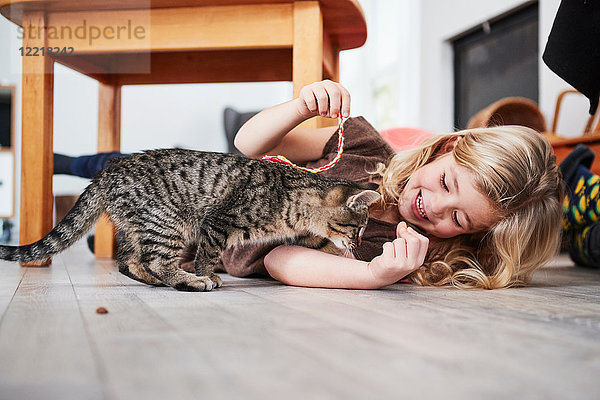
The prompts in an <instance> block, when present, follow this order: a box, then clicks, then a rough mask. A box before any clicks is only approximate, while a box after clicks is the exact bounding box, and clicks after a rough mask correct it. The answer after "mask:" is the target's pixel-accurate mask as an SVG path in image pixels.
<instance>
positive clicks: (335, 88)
mask: <svg viewBox="0 0 600 400" xmlns="http://www.w3.org/2000/svg"><path fill="white" fill-rule="evenodd" d="M295 101H296V102H297V105H298V112H299V113H300V115H301V116H302V117H305V118H310V117H314V116H316V115H320V116H322V117H329V118H337V117H338V116H339V115H340V114H341V115H342V116H343V117H348V116H349V115H350V93H348V90H346V88H345V87H343V86H342V85H340V84H339V83H337V82H332V81H330V80H324V81H321V82H315V83H312V84H310V85H307V86H304V87H303V88H302V90H300V95H299V96H298V98H297V99H296V100H295Z"/></svg>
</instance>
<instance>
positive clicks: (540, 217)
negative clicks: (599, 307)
mask: <svg viewBox="0 0 600 400" xmlns="http://www.w3.org/2000/svg"><path fill="white" fill-rule="evenodd" d="M349 114H350V95H349V93H348V91H347V90H346V89H345V88H344V87H343V86H341V85H340V84H338V83H335V82H331V81H322V82H317V83H313V84H311V85H308V86H306V87H304V88H303V89H302V90H301V92H300V95H299V97H298V98H296V99H294V100H292V101H289V102H286V103H283V104H280V105H277V106H274V107H272V108H269V109H266V110H264V111H262V112H260V113H259V114H257V115H256V116H254V117H253V118H252V119H250V120H249V121H248V122H247V123H246V124H245V125H244V126H243V127H242V128H241V129H240V131H239V132H238V135H237V137H236V139H235V144H236V147H238V149H239V150H240V151H242V152H243V153H244V154H246V155H247V156H250V157H262V156H263V155H265V154H280V155H284V156H286V157H287V158H288V159H290V160H291V161H293V162H296V163H302V164H306V165H307V166H309V167H311V168H312V167H317V166H320V165H324V164H326V163H328V162H329V161H331V159H332V158H333V156H334V155H335V154H336V151H337V135H336V134H335V133H336V128H335V127H327V128H319V129H307V128H303V127H299V126H297V125H298V124H300V123H301V122H302V121H304V120H306V119H308V118H311V117H313V116H316V115H320V116H323V117H331V118H337V117H338V116H339V115H342V116H344V117H347V116H348V115H349ZM344 134H345V150H344V154H343V155H342V158H341V160H340V162H339V163H338V164H337V165H336V166H335V167H333V168H332V169H330V170H327V171H325V172H324V173H323V174H325V175H328V176H333V177H341V178H348V179H353V180H356V181H374V182H377V183H379V184H380V188H379V190H380V193H381V194H382V201H381V203H380V204H379V205H378V206H376V207H373V208H372V210H370V214H371V219H370V221H369V225H368V226H367V229H366V231H365V233H364V235H363V242H362V244H361V245H360V246H359V247H358V248H357V249H356V250H355V252H354V255H353V256H351V257H348V258H345V257H340V256H334V255H330V254H326V253H322V252H319V251H317V250H312V249H307V248H302V247H295V246H286V245H282V246H277V247H275V248H273V247H274V246H272V247H268V246H247V247H241V248H235V249H231V250H229V251H227V252H226V254H225V255H224V257H223V269H224V270H226V271H227V272H229V273H231V274H232V275H237V276H246V275H249V274H252V273H264V271H265V268H266V271H267V272H268V273H269V275H271V276H272V277H274V278H275V279H277V280H280V281H282V282H284V283H286V284H290V285H299V286H312V287H329V288H355V289H373V288H380V287H383V286H386V285H389V284H391V283H394V282H397V281H399V280H401V279H402V278H404V277H408V279H409V280H410V281H412V282H415V283H418V284H421V285H436V286H440V285H447V284H451V285H455V286H459V287H462V288H486V289H494V288H503V287H509V286H516V285H523V284H526V283H527V282H528V281H529V280H530V278H531V276H532V273H533V272H534V270H535V269H536V268H538V267H539V266H541V265H543V264H544V263H545V262H547V261H548V260H549V259H550V258H551V257H552V256H553V255H554V254H555V253H556V252H557V249H558V246H559V242H560V231H561V199H562V185H561V178H560V173H559V171H558V168H557V166H556V161H555V157H554V156H553V154H552V149H551V147H550V145H549V144H548V142H547V141H546V140H545V139H544V138H543V137H542V136H541V135H539V134H538V133H537V132H535V131H533V130H531V129H528V128H524V127H516V126H515V127H497V128H483V129H473V130H467V131H461V132H456V133H453V134H448V135H440V136H435V137H432V138H430V139H428V140H426V141H425V142H424V143H423V144H422V145H421V146H419V147H418V148H415V149H414V150H410V151H404V152H401V153H398V154H394V153H393V151H392V150H391V148H390V147H389V146H388V145H387V144H386V143H385V142H384V141H383V139H382V138H381V137H380V136H379V134H378V133H377V131H375V129H374V128H373V127H371V126H370V125H369V124H368V123H367V122H366V121H365V120H364V119H362V118H351V119H349V120H347V121H346V123H345V125H344Z"/></svg>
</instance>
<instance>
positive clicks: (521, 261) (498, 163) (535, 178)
mask: <svg viewBox="0 0 600 400" xmlns="http://www.w3.org/2000/svg"><path fill="white" fill-rule="evenodd" d="M458 139H460V140H458ZM453 141H456V145H455V147H454V149H453V150H452V155H453V156H454V159H455V160H456V162H457V163H458V164H459V165H461V166H464V167H466V168H468V169H470V170H471V171H472V172H474V175H475V187H476V188H477V189H478V191H480V193H482V194H484V195H485V196H486V197H487V198H488V199H489V200H490V201H491V203H492V204H493V207H494V209H495V213H496V217H497V218H495V219H496V220H497V222H496V223H495V224H494V225H492V226H491V227H490V228H489V229H488V230H487V231H486V232H481V233H478V234H472V235H461V236H457V237H454V238H450V239H444V240H443V239H437V240H431V246H430V249H429V252H428V255H427V260H426V261H425V263H424V265H423V266H422V267H421V268H419V269H418V270H416V271H415V272H413V273H412V274H411V275H409V278H410V279H411V280H412V281H413V282H415V283H418V284H421V285H434V286H442V285H448V284H451V285H454V286H457V287H461V288H485V289H496V288H505V287H511V286H522V285H525V284H527V283H528V282H529V281H530V279H531V276H532V274H533V272H534V270H535V269H536V268H538V267H539V266H541V265H543V264H544V263H546V262H547V261H549V260H550V259H551V258H552V257H553V256H554V255H555V254H556V252H557V250H558V247H559V244H560V233H561V217H562V211H561V200H562V196H563V187H562V178H561V175H560V171H559V169H558V167H557V165H556V158H555V156H554V155H553V153H552V148H551V146H550V144H549V143H548V141H547V140H546V139H545V138H544V137H543V136H541V135H540V134H539V133H537V132H536V131H534V130H533V129H529V128H526V127H523V126H501V127H493V128H477V129H469V130H464V131H460V132H456V133H452V134H447V135H440V136H434V137H432V138H430V139H428V140H426V141H425V142H424V143H423V144H422V145H421V146H420V147H418V148H415V149H413V150H408V151H403V152H400V153H398V154H396V155H395V156H394V157H393V158H392V160H391V161H390V163H389V164H388V166H387V167H385V166H382V165H380V167H379V169H378V171H377V172H378V173H379V174H380V175H381V176H382V185H381V187H380V191H381V194H382V198H383V202H384V203H385V204H389V203H392V202H393V203H395V202H396V201H397V199H398V198H399V197H400V193H401V192H402V190H403V189H404V186H405V185H406V183H407V182H408V180H409V178H410V176H411V175H412V173H413V172H414V171H416V170H417V169H418V168H420V167H422V166H424V165H425V164H428V163H430V162H432V161H433V160H435V159H436V158H437V157H439V156H441V155H443V154H444V149H445V148H447V146H448V144H450V143H452V142H453ZM432 239H433V238H432Z"/></svg>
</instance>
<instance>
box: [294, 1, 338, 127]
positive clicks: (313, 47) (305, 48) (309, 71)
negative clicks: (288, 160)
mask: <svg viewBox="0 0 600 400" xmlns="http://www.w3.org/2000/svg"><path fill="white" fill-rule="evenodd" d="M321 79H323V14H322V13H321V7H320V5H319V2H318V1H296V2H294V43H293V50H292V80H293V83H294V97H297V96H298V95H299V94H300V90H301V89H302V88H303V87H304V86H305V85H308V84H310V83H313V82H316V81H320V80H321ZM334 122H335V121H334ZM328 125H331V123H330V122H329V121H327V118H321V117H318V118H313V119H311V120H308V121H306V122H304V123H303V126H305V127H307V128H318V127H321V126H328Z"/></svg>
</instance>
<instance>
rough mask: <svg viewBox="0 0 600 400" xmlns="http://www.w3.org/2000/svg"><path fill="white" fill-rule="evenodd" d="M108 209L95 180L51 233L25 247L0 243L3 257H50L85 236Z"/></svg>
mask: <svg viewBox="0 0 600 400" xmlns="http://www.w3.org/2000/svg"><path fill="white" fill-rule="evenodd" d="M104 208H105V207H104V201H103V199H102V196H101V194H100V190H99V187H98V183H96V182H95V181H93V182H92V183H91V184H90V185H89V186H88V187H87V188H86V189H85V190H84V191H83V193H82V194H81V196H79V199H78V200H77V202H76V203H75V205H74V206H73V208H71V210H69V212H68V213H67V215H66V216H65V217H64V218H63V219H62V221H60V222H59V223H58V224H57V225H56V226H55V227H54V229H52V230H51V231H50V233H48V234H47V235H46V236H44V237H43V238H41V239H40V240H38V241H37V242H35V243H31V244H27V245H25V246H0V259H3V260H8V261H19V262H34V261H43V260H47V259H48V258H50V257H51V256H52V255H54V254H57V253H59V252H61V251H63V250H65V249H67V248H68V247H70V246H71V245H73V244H74V243H75V242H76V241H77V240H79V239H81V238H82V237H83V235H85V234H86V233H87V232H88V231H89V230H90V229H91V228H92V227H93V226H94V223H95V222H96V221H97V220H98V219H100V217H101V216H102V213H103V212H104Z"/></svg>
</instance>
